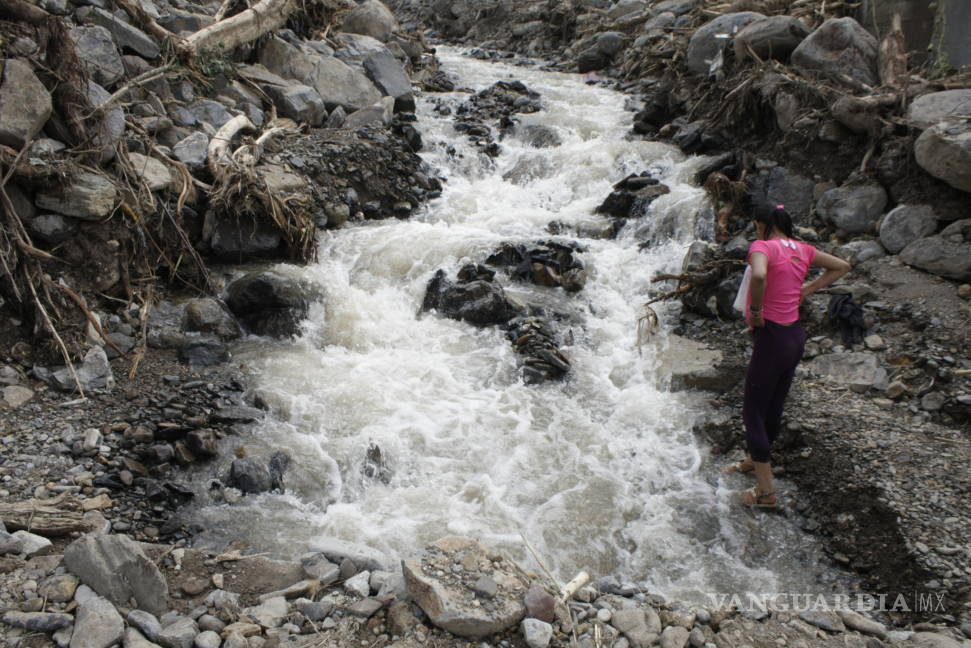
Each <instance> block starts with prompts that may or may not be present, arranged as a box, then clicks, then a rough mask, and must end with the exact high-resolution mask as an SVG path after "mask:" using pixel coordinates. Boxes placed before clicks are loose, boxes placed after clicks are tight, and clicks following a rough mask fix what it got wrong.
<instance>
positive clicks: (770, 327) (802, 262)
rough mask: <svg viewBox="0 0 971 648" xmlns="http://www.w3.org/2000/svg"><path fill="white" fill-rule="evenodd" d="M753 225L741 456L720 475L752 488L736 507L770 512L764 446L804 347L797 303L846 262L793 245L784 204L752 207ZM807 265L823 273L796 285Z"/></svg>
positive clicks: (771, 490) (772, 500) (772, 495)
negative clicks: (749, 481)
mask: <svg viewBox="0 0 971 648" xmlns="http://www.w3.org/2000/svg"><path fill="white" fill-rule="evenodd" d="M754 220H755V231H756V235H757V237H758V240H756V241H754V242H753V243H752V245H751V247H750V248H749V253H748V264H749V265H750V266H751V283H750V284H749V294H748V300H747V314H746V321H747V322H748V323H749V325H750V326H751V327H752V331H753V335H752V338H753V349H752V359H751V360H750V361H749V365H748V371H747V373H746V375H745V401H744V404H743V406H742V419H743V421H744V423H745V435H746V441H747V443H748V451H749V456H748V457H746V458H745V459H744V460H743V461H741V462H739V463H738V464H735V465H733V466H730V467H729V468H728V469H727V471H726V472H729V473H731V472H740V473H754V474H755V478H756V480H757V482H758V485H757V486H756V487H755V488H752V489H750V490H745V491H742V492H741V493H740V499H741V503H742V504H744V505H747V506H759V507H774V506H776V505H777V504H778V496H777V495H776V492H775V486H774V484H773V480H772V464H771V453H772V442H773V441H775V438H776V437H777V436H778V434H779V427H780V426H781V424H782V408H783V406H784V405H785V401H786V396H787V395H788V394H789V387H790V386H791V385H792V378H793V376H795V373H796V366H797V365H798V364H799V361H800V360H801V359H802V354H803V347H804V345H805V343H806V332H805V330H803V328H802V324H800V322H799V304H800V303H801V302H802V300H803V299H805V298H806V297H807V296H809V295H811V294H813V293H814V292H816V291H817V290H820V289H821V288H825V287H826V286H828V285H830V284H831V283H833V282H834V281H836V280H837V279H839V278H840V277H842V276H843V275H845V274H846V273H847V272H849V270H850V264H849V263H847V262H846V261H843V260H842V259H839V258H837V257H835V256H833V255H831V254H826V253H825V252H820V251H819V250H817V249H816V248H814V247H813V246H812V245H809V244H808V243H804V242H802V241H799V240H796V238H795V234H794V232H793V226H792V218H791V217H790V216H789V213H788V212H787V211H786V210H785V206H784V205H778V206H776V207H775V208H774V209H771V208H769V209H766V208H758V209H756V213H755V215H754ZM813 266H815V267H819V268H823V269H824V270H825V272H824V273H823V274H822V275H820V276H819V277H817V278H816V279H814V280H813V281H810V282H809V283H806V284H803V281H804V280H805V279H806V275H807V274H808V273H809V268H810V267H813Z"/></svg>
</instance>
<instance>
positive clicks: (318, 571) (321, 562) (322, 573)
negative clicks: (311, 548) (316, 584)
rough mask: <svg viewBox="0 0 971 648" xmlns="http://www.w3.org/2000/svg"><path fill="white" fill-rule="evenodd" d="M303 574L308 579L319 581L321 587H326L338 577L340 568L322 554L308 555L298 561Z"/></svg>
mask: <svg viewBox="0 0 971 648" xmlns="http://www.w3.org/2000/svg"><path fill="white" fill-rule="evenodd" d="M300 566H301V567H303V572H304V573H305V574H306V575H307V576H308V577H309V578H314V579H316V580H319V581H320V585H321V587H327V586H328V585H330V584H331V583H333V582H334V581H336V580H337V579H338V578H339V577H340V573H341V570H340V567H338V566H337V565H335V564H334V563H332V562H331V561H329V560H327V557H326V556H325V555H324V554H319V553H315V554H309V555H307V556H304V557H303V558H301V559H300Z"/></svg>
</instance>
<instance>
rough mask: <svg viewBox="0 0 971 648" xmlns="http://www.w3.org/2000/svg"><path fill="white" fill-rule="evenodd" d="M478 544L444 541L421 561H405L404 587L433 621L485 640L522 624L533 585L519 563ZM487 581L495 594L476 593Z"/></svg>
mask: <svg viewBox="0 0 971 648" xmlns="http://www.w3.org/2000/svg"><path fill="white" fill-rule="evenodd" d="M495 558H498V557H497V556H496V555H495V552H493V551H491V550H490V549H488V548H487V547H485V546H483V545H481V544H479V543H478V542H476V541H475V540H470V539H468V538H461V537H455V536H453V537H448V538H442V539H441V540H438V541H436V542H434V543H432V544H430V545H428V546H427V547H426V548H425V550H424V552H423V554H422V556H421V557H420V558H419V559H411V560H406V561H404V562H403V563H402V571H403V572H404V580H405V587H406V588H407V590H408V594H409V595H410V596H411V599H412V601H414V602H415V604H417V605H418V606H419V607H420V608H421V609H422V610H424V611H425V614H427V615H428V618H429V620H430V621H431V622H432V623H433V624H435V625H436V626H438V627H439V628H442V629H444V630H447V631H448V632H451V633H452V634H455V635H458V636H460V637H472V638H481V637H487V636H490V635H494V634H497V633H499V632H503V631H505V630H507V629H509V628H512V627H513V626H515V625H517V624H518V623H519V622H520V621H521V620H522V619H523V617H524V616H525V615H526V606H525V604H524V603H523V596H524V595H525V594H526V590H527V587H528V585H529V583H528V582H527V581H526V580H525V579H524V578H523V577H522V576H521V571H520V570H519V569H518V568H516V567H515V566H514V565H511V564H508V563H505V562H504V561H503V560H502V559H497V560H494V559H495ZM480 579H486V580H488V582H489V585H494V586H495V587H494V588H493V587H489V590H490V593H491V592H492V591H494V593H493V594H492V596H489V597H485V596H480V595H476V594H475V592H476V590H479V591H481V590H482V589H484V588H483V587H482V583H483V581H481V580H480Z"/></svg>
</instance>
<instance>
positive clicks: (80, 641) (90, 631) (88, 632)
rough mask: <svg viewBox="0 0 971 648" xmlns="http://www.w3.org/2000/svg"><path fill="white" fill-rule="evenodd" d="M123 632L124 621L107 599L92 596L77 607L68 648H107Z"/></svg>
mask: <svg viewBox="0 0 971 648" xmlns="http://www.w3.org/2000/svg"><path fill="white" fill-rule="evenodd" d="M124 632H125V622H124V621H123V620H122V618H121V615H120V614H118V610H116V609H115V606H114V605H112V604H111V603H110V602H109V601H108V600H107V599H104V598H102V597H100V596H96V597H93V598H91V599H88V600H87V601H85V602H84V603H82V604H81V605H80V606H79V607H78V612H77V615H76V616H75V618H74V634H73V635H72V636H71V647H70V648H108V647H109V646H112V645H114V644H116V643H118V642H119V641H121V638H122V635H123V634H124Z"/></svg>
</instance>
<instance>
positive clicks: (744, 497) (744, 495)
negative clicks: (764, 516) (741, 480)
mask: <svg viewBox="0 0 971 648" xmlns="http://www.w3.org/2000/svg"><path fill="white" fill-rule="evenodd" d="M738 501H739V503H740V504H741V505H742V506H750V507H752V508H766V509H774V508H779V496H778V495H777V494H776V492H775V491H771V492H769V493H762V492H759V487H758V486H756V487H755V488H750V489H748V490H743V491H739V492H738Z"/></svg>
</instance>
